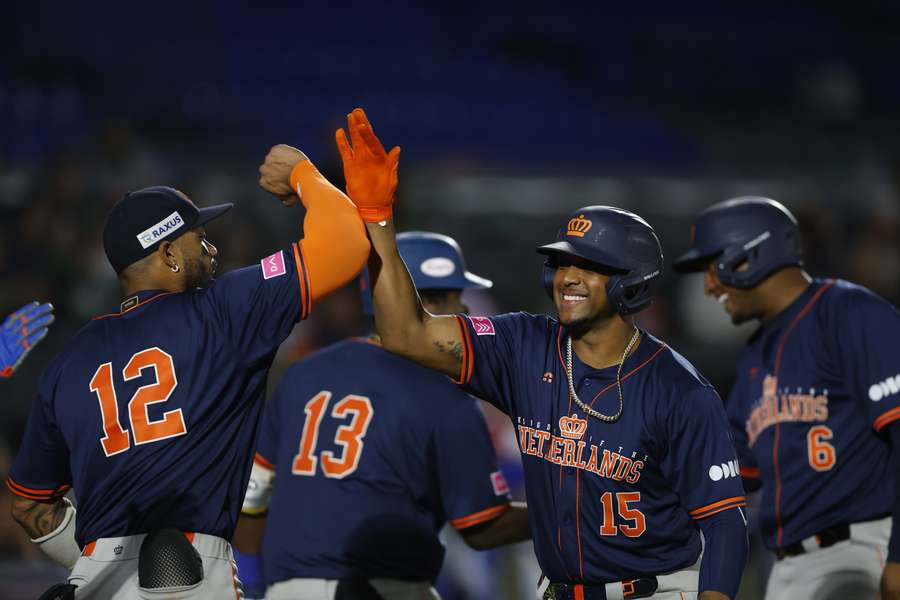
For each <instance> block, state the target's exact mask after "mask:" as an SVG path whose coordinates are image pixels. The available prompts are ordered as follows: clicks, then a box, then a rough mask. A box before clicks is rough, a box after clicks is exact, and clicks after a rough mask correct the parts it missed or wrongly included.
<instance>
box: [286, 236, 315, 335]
mask: <svg viewBox="0 0 900 600" xmlns="http://www.w3.org/2000/svg"><path fill="white" fill-rule="evenodd" d="M291 248H293V250H294V265H295V266H296V268H297V280H298V281H299V282H300V320H301V321H302V320H303V319H305V318H306V317H308V316H309V313H310V310H311V309H312V304H311V301H310V298H311V294H310V290H309V273H307V272H306V263H305V262H304V260H303V250H302V249H301V248H300V244H291Z"/></svg>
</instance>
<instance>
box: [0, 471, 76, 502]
mask: <svg viewBox="0 0 900 600" xmlns="http://www.w3.org/2000/svg"><path fill="white" fill-rule="evenodd" d="M6 487H7V488H9V491H11V492H12V493H14V494H16V495H17V496H22V497H23V498H27V499H29V500H36V501H38V502H46V501H48V500H55V499H56V498H60V497H62V496H64V495H65V493H66V492H68V491H69V490H70V489H71V488H72V486H71V485H69V484H65V485H61V486H59V487H58V488H56V489H53V490H35V489H32V488H28V487H25V486H24V485H21V484H18V483H16V482H15V481H14V480H13V478H12V477H7V478H6Z"/></svg>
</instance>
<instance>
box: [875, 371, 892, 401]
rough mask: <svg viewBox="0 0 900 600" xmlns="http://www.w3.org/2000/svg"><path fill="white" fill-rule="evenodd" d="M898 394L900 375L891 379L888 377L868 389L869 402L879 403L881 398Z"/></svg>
mask: <svg viewBox="0 0 900 600" xmlns="http://www.w3.org/2000/svg"><path fill="white" fill-rule="evenodd" d="M897 392H900V373H898V374H896V375H894V376H893V377H888V378H887V379H885V380H884V381H879V382H878V383H876V384H873V385H872V387H870V388H869V400H871V401H872V402H881V399H882V398H887V397H888V396H893V395H894V394H896V393H897Z"/></svg>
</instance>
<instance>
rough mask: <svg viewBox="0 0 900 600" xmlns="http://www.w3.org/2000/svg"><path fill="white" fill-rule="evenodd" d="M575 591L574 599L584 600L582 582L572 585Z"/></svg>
mask: <svg viewBox="0 0 900 600" xmlns="http://www.w3.org/2000/svg"><path fill="white" fill-rule="evenodd" d="M573 591H574V592H575V600H584V586H583V585H582V584H580V583H579V584H577V585H575V586H574V590H573Z"/></svg>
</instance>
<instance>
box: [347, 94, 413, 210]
mask: <svg viewBox="0 0 900 600" xmlns="http://www.w3.org/2000/svg"><path fill="white" fill-rule="evenodd" d="M347 129H348V130H349V131H350V142H348V141H347V134H346V133H345V132H344V130H343V129H338V130H337V131H336V132H335V134H334V138H335V141H336V142H337V147H338V151H339V152H340V153H341V161H342V162H343V163H344V179H346V180H347V195H348V196H350V199H351V200H353V203H354V204H356V206H357V208H358V209H359V216H360V217H362V219H363V221H367V222H369V223H378V222H380V221H387V220H388V219H390V218H391V214H392V207H393V206H394V192H396V191H397V169H398V167H399V166H400V146H394V148H393V149H392V150H391V151H390V152H389V153H388V152H385V151H384V146H382V145H381V141H379V139H378V137H376V135H375V132H374V131H373V130H372V124H371V123H369V119H368V118H366V113H365V112H363V109H361V108H355V109H353V112H351V113H350V114H349V115H347ZM351 142H352V145H351Z"/></svg>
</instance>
